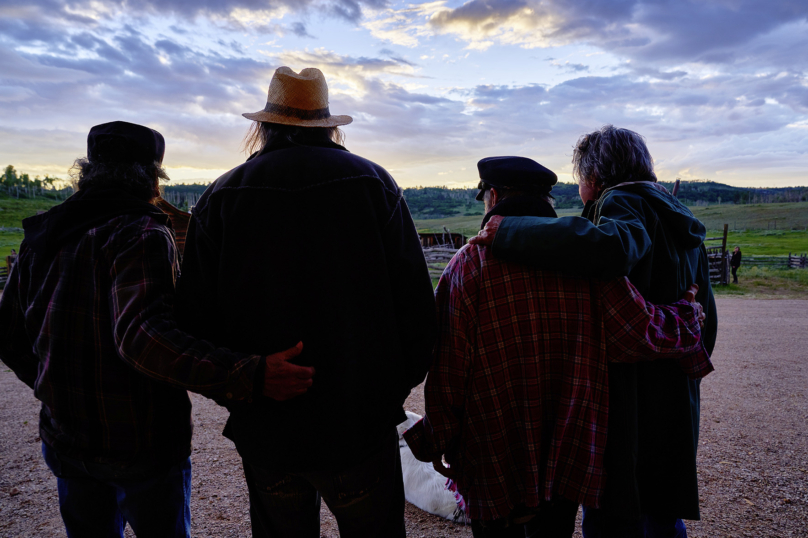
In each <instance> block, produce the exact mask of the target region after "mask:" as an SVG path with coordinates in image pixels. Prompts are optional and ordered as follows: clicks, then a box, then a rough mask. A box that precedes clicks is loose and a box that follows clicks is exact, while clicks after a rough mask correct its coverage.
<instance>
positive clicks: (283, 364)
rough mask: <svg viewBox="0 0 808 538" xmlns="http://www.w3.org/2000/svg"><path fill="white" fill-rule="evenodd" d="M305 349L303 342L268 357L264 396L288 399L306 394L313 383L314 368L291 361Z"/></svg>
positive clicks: (280, 399)
mask: <svg viewBox="0 0 808 538" xmlns="http://www.w3.org/2000/svg"><path fill="white" fill-rule="evenodd" d="M302 351H303V342H298V343H297V345H296V346H294V347H290V348H289V349H287V350H284V351H280V352H278V353H273V354H272V355H269V356H268V357H267V358H266V361H267V368H266V373H265V375H264V396H266V397H267V398H272V399H274V400H279V401H283V400H288V399H289V398H294V397H295V396H300V395H301V394H304V393H305V392H306V391H307V390H308V388H309V387H310V386H311V384H312V377H314V368H311V367H308V366H298V365H296V364H292V363H290V362H289V361H290V360H291V359H293V358H295V357H297V356H298V355H300V353H301V352H302Z"/></svg>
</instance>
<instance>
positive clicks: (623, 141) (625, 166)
mask: <svg viewBox="0 0 808 538" xmlns="http://www.w3.org/2000/svg"><path fill="white" fill-rule="evenodd" d="M572 175H573V177H574V178H576V179H577V180H578V181H579V182H580V181H583V182H585V183H588V184H600V185H602V186H604V187H611V186H614V185H617V184H619V183H624V182H626V181H652V182H656V180H657V177H656V174H654V160H653V159H652V158H651V154H650V153H649V152H648V147H647V146H646V145H645V139H644V138H643V137H642V136H641V135H639V134H637V133H635V132H634V131H629V130H628V129H618V128H616V127H615V126H613V125H605V126H603V127H602V128H601V129H600V130H598V131H595V132H593V133H589V134H585V135H583V136H582V137H581V138H579V139H578V142H577V143H576V144H575V149H574V151H573V154H572Z"/></svg>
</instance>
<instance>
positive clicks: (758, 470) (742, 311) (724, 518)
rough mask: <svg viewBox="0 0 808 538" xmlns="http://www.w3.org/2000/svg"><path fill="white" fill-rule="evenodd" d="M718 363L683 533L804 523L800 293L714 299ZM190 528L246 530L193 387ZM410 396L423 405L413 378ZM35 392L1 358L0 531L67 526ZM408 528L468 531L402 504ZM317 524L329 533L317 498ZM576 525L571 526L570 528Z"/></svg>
mask: <svg viewBox="0 0 808 538" xmlns="http://www.w3.org/2000/svg"><path fill="white" fill-rule="evenodd" d="M718 312H719V327H720V332H719V337H718V345H717V347H716V350H715V353H714V356H713V362H714V363H715V366H716V371H715V372H714V373H713V374H711V375H710V376H709V377H708V378H707V379H705V381H704V382H703V384H702V415H701V416H702V422H701V440H700V442H699V444H700V446H699V463H700V471H699V477H700V486H701V499H702V518H703V519H702V520H701V521H698V522H688V527H689V535H690V536H691V537H696V538H698V537H705V538H707V537H709V538H715V537H746V536H749V537H805V536H806V535H808V531H806V528H808V428H806V426H808V301H805V300H802V301H798V300H748V299H734V298H721V299H719V300H718ZM193 401H194V421H195V423H196V431H195V436H194V452H193V456H192V461H193V466H194V467H193V469H194V471H193V472H194V479H193V501H192V504H191V511H192V516H193V533H194V535H195V536H200V537H248V536H250V523H249V514H248V501H247V492H246V487H245V485H244V478H243V474H242V472H241V464H240V460H239V458H238V456H237V454H236V452H235V449H234V447H233V445H232V444H231V443H230V442H229V441H227V440H226V439H224V438H223V437H222V436H221V435H220V432H221V430H222V427H223V424H224V421H225V419H226V412H225V411H224V410H223V409H222V408H219V407H217V406H216V405H215V404H213V403H212V402H210V401H208V400H206V399H204V398H201V397H194V398H193ZM408 407H409V408H410V409H411V410H412V411H415V412H417V413H423V396H422V394H421V391H420V389H419V390H417V391H416V392H415V393H414V394H413V396H412V397H411V398H410V400H409V401H408ZM38 408H39V406H38V403H37V402H36V400H35V399H34V398H33V396H32V394H31V391H30V390H28V389H27V387H25V386H24V385H23V384H22V383H21V382H20V381H18V380H17V378H16V377H15V376H14V374H13V373H12V372H10V371H9V370H8V368H6V367H5V366H4V365H0V538H10V537H23V536H25V537H40V536H41V537H51V536H58V537H62V536H65V532H64V529H63V527H62V524H61V519H60V518H59V512H58V506H57V495H56V480H55V479H54V478H53V476H52V475H51V474H50V472H49V471H48V470H47V468H46V467H45V464H44V462H43V461H42V457H41V455H40V441H39V436H38V433H37V420H38ZM406 520H407V533H408V535H409V536H416V537H439V536H471V531H470V529H469V528H468V527H464V526H462V525H457V524H453V523H449V522H447V521H444V520H441V519H439V518H437V517H435V516H431V515H429V514H426V513H425V512H422V511H420V510H419V509H417V508H415V507H414V506H411V505H407V511H406ZM321 521H322V535H323V536H337V535H338V533H337V528H336V522H335V521H334V519H333V517H332V516H331V514H330V513H329V512H328V510H327V509H326V508H325V507H324V508H323V511H322V516H321ZM576 536H580V534H576Z"/></svg>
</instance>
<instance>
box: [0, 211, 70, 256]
mask: <svg viewBox="0 0 808 538" xmlns="http://www.w3.org/2000/svg"><path fill="white" fill-rule="evenodd" d="M59 202H60V200H52V199H50V198H34V199H31V200H26V199H18V198H0V260H5V257H6V256H8V255H9V254H10V253H11V249H14V250H16V251H17V252H19V251H20V243H22V238H23V233H22V219H24V218H27V217H31V216H33V215H36V213H37V211H47V210H48V209H50V208H51V207H53V206H54V205H56V204H57V203H59ZM3 263H5V261H3Z"/></svg>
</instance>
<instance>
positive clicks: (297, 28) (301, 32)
mask: <svg viewBox="0 0 808 538" xmlns="http://www.w3.org/2000/svg"><path fill="white" fill-rule="evenodd" d="M289 28H290V29H291V30H292V33H293V34H295V35H296V36H297V37H308V38H314V36H313V35H311V34H309V32H308V30H306V25H305V24H303V23H302V22H295V23H292V25H291V26H290V27H289Z"/></svg>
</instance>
